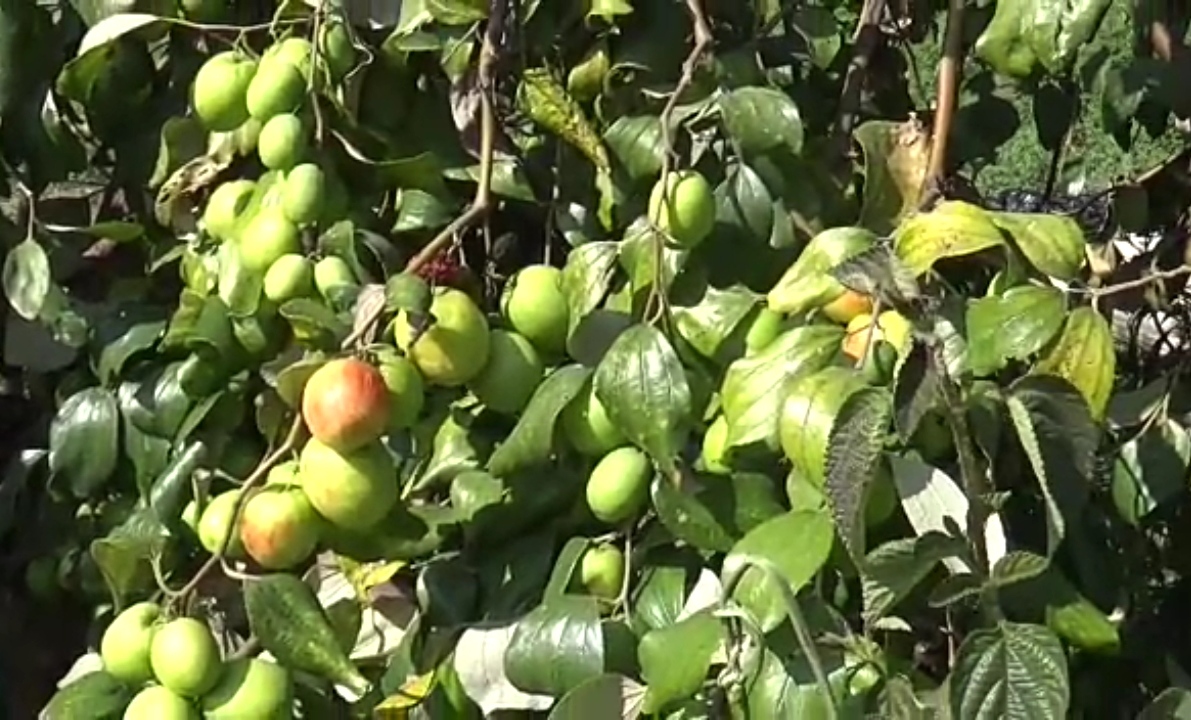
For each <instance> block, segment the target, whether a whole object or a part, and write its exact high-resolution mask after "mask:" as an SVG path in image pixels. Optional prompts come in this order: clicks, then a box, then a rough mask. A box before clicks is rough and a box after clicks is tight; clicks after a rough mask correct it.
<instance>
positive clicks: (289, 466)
mask: <svg viewBox="0 0 1191 720" xmlns="http://www.w3.org/2000/svg"><path fill="white" fill-rule="evenodd" d="M298 478H299V475H298V461H297V460H286V461H285V462H283V463H277V464H276V465H274V466H273V467H272V468H271V469H270V470H269V474H268V475H266V476H265V485H276V486H278V487H297V486H298V485H299V480H298Z"/></svg>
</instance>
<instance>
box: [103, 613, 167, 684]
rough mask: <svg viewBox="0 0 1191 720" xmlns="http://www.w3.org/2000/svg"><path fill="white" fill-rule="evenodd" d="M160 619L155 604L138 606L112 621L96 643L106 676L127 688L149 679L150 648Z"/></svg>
mask: <svg viewBox="0 0 1191 720" xmlns="http://www.w3.org/2000/svg"><path fill="white" fill-rule="evenodd" d="M160 618H161V607H160V606H159V605H157V603H151V602H141V603H137V604H135V605H132V606H130V607H128V608H126V609H125V610H124V611H123V612H121V613H120V614H119V615H117V616H116V618H115V619H114V620H112V622H111V624H110V625H108V626H107V629H106V630H104V632H103V637H102V639H101V640H100V641H99V656H100V658H102V659H103V667H104V669H105V670H107V671H108V674H109V675H112V676H113V677H115V678H116V679H118V680H123V681H124V682H126V683H129V684H138V683H144V682H148V681H149V680H150V679H152V677H153V668H152V667H151V666H150V664H149V646H150V644H151V643H152V641H153V634H154V632H155V631H156V630H157V621H158V620H159V619H160Z"/></svg>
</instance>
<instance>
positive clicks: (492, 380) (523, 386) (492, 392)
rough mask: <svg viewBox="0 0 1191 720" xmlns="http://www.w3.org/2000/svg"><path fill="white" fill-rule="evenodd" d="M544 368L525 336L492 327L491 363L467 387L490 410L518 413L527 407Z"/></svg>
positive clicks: (489, 354)
mask: <svg viewBox="0 0 1191 720" xmlns="http://www.w3.org/2000/svg"><path fill="white" fill-rule="evenodd" d="M545 371H546V370H545V367H544V366H543V365H542V360H541V358H539V357H538V351H537V350H535V349H534V347H533V343H531V342H530V341H529V340H527V339H526V338H525V336H524V335H520V334H518V333H515V332H509V331H507V330H492V331H491V332H490V333H489V336H488V362H487V363H485V364H484V367H483V369H481V370H480V373H479V374H478V375H476V376H475V377H474V378H472V379H471V380H470V381H469V382H468V384H467V386H468V388H469V389H470V390H471V391H472V393H474V394H475V396H476V397H477V398H478V399H479V400H480V402H482V403H484V406H485V407H487V408H488V409H489V410H492V411H493V412H498V413H504V414H506V415H515V414H517V413H519V412H521V411H522V410H523V409H524V408H525V405H526V404H527V403H528V402H529V398H530V397H532V396H533V393H534V390H537V388H538V385H540V384H541V382H542V374H543V373H544V372H545Z"/></svg>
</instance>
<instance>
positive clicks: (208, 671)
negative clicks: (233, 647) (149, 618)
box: [149, 617, 223, 697]
mask: <svg viewBox="0 0 1191 720" xmlns="http://www.w3.org/2000/svg"><path fill="white" fill-rule="evenodd" d="M149 663H150V664H151V665H152V666H153V675H154V676H155V677H156V678H157V681H158V682H160V683H161V684H162V685H164V686H165V687H167V688H169V689H170V690H172V691H174V692H176V693H178V694H179V695H184V696H186V697H198V696H200V695H202V694H203V693H205V692H207V691H208V690H210V689H211V688H212V687H214V686H215V683H216V681H218V680H219V671H220V670H222V669H223V662H222V661H221V659H220V656H219V646H218V645H217V644H216V643H215V636H213V635H212V634H211V630H210V628H208V627H207V626H206V624H204V623H202V622H200V621H198V620H195V619H194V618H188V617H183V618H177V619H175V620H171V621H169V622H168V623H166V624H165V625H162V626H161V627H159V628H158V629H157V632H155V633H154V634H153V642H152V643H151V644H150V646H149Z"/></svg>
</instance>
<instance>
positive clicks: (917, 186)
mask: <svg viewBox="0 0 1191 720" xmlns="http://www.w3.org/2000/svg"><path fill="white" fill-rule="evenodd" d="M855 137H856V142H857V143H859V145H860V149H861V150H862V151H863V152H864V198H863V203H862V204H861V207H860V224H861V225H862V226H864V227H866V228H868V229H869V230H872V231H873V232H875V233H880V234H886V233H888V232H890V231H891V230H893V229H894V228H895V227H897V224H898V223H899V222H901V220H902V219H904V218H905V217H906V216H907V215H909V214H910V213H912V212H913V211H914V210H915V209H916V208H917V207H918V199H919V197H920V196H921V194H922V184H923V182H925V181H926V168H927V166H928V164H929V163H928V160H929V158H930V138H929V137H928V135H927V133H926V132H924V130H923V128H922V126H921V125H920V124H919V123H918V122H917V121H910V122H892V121H889V120H869V121H868V122H865V123H863V124H861V125H860V127H858V128H856V132H855Z"/></svg>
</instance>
